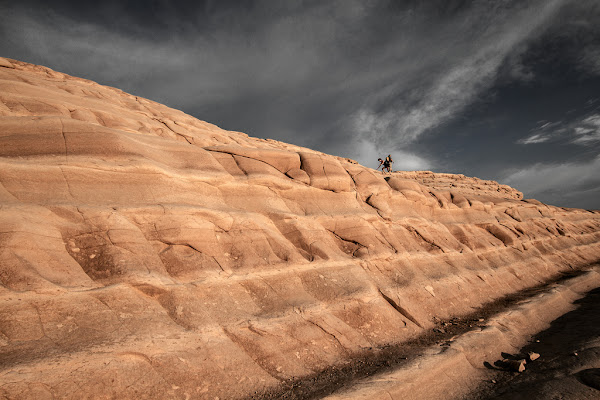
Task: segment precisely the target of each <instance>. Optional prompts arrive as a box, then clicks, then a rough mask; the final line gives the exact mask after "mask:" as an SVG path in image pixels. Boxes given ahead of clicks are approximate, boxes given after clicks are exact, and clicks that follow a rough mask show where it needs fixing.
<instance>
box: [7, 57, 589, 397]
mask: <svg viewBox="0 0 600 400" xmlns="http://www.w3.org/2000/svg"><path fill="white" fill-rule="evenodd" d="M599 258H600V213H599V212H598V211H594V212H592V211H586V210H579V209H565V208H559V207H553V206H548V205H545V204H542V203H540V202H538V201H535V200H523V199H522V195H521V193H519V192H518V191H516V190H514V189H512V188H510V187H507V186H504V185H499V184H497V183H496V182H491V181H483V180H479V179H476V178H468V177H464V176H462V175H451V174H435V173H431V172H424V171H417V172H396V173H393V174H392V175H383V174H382V173H380V172H378V171H374V170H372V169H369V168H366V167H363V166H361V165H358V164H357V163H356V162H354V161H352V160H348V159H343V158H340V157H334V156H330V155H327V154H323V153H319V152H316V151H313V150H310V149H306V148H301V147H297V146H293V145H289V144H285V143H280V142H277V141H273V140H262V139H255V138H251V137H248V136H247V135H245V134H243V133H239V132H230V131H225V130H222V129H219V128H218V127H216V126H214V125H211V124H209V123H206V122H202V121H199V120H197V119H195V118H193V117H191V116H189V115H186V114H184V113H182V112H180V111H177V110H173V109H170V108H168V107H166V106H164V105H161V104H158V103H155V102H152V101H149V100H146V99H142V98H139V97H136V96H133V95H130V94H127V93H124V92H122V91H120V90H118V89H114V88H110V87H105V86H101V85H98V84H96V83H94V82H90V81H87V80H84V79H79V78H74V77H71V76H68V75H65V74H62V73H59V72H55V71H52V70H50V69H48V68H45V67H41V66H36V65H31V64H26V63H23V62H19V61H15V60H9V59H2V58H0V307H1V312H0V397H1V396H4V397H5V398H10V399H13V398H14V399H17V398H30V399H33V398H35V399H45V398H48V399H50V398H74V399H81V398H181V399H191V398H202V399H204V398H206V399H215V398H220V399H234V398H244V397H246V396H248V395H250V394H252V393H254V392H255V391H261V390H265V389H268V388H271V387H274V386H276V385H277V384H278V383H279V382H280V381H282V380H286V379H288V378H291V377H302V376H307V375H310V374H313V373H317V372H319V371H321V370H323V369H324V368H326V367H328V366H331V365H338V364H343V363H345V362H347V361H348V360H350V359H351V358H352V356H353V355H354V354H357V353H359V352H368V351H374V349H377V348H378V347H381V346H385V345H388V344H393V343H399V342H402V341H406V340H408V339H410V338H414V337H415V336H417V335H419V334H420V333H421V332H423V331H424V330H426V329H429V328H431V327H432V326H433V325H434V317H435V318H442V319H443V318H449V317H452V316H460V315H463V314H466V313H468V312H470V311H472V310H473V308H475V307H478V306H480V305H482V304H484V303H486V302H488V301H490V300H493V299H495V298H498V297H500V296H503V295H505V294H507V293H512V292H515V291H518V290H520V289H523V288H526V287H529V286H533V285H535V284H538V283H540V282H542V281H544V280H547V279H550V278H552V277H554V276H556V275H557V274H558V273H560V272H561V271H565V270H570V269H577V268H580V267H582V266H585V265H587V264H590V263H593V262H596V261H598V259H599Z"/></svg>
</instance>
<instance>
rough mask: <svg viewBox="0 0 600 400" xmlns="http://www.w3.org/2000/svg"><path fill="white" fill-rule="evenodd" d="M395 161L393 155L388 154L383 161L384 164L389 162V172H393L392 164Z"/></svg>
mask: <svg viewBox="0 0 600 400" xmlns="http://www.w3.org/2000/svg"><path fill="white" fill-rule="evenodd" d="M393 163H394V160H392V155H391V154H388V156H387V157H386V158H385V161H384V162H383V164H384V165H385V164H387V170H388V172H389V173H391V172H392V164H393Z"/></svg>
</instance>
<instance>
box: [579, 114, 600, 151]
mask: <svg viewBox="0 0 600 400" xmlns="http://www.w3.org/2000/svg"><path fill="white" fill-rule="evenodd" d="M573 130H574V133H575V138H574V139H573V143H576V144H582V145H587V144H590V143H594V142H600V114H594V115H591V116H589V117H587V118H585V119H583V120H582V121H579V122H578V123H577V124H576V125H575V127H574V129H573Z"/></svg>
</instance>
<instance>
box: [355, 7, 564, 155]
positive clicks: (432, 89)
mask: <svg viewBox="0 0 600 400" xmlns="http://www.w3.org/2000/svg"><path fill="white" fill-rule="evenodd" d="M564 3H565V2H564V1H560V0H556V1H545V2H536V3H535V4H531V6H530V7H522V8H519V7H512V8H503V7H496V8H495V7H493V6H492V4H491V3H490V2H481V3H479V4H480V5H482V7H480V8H479V7H476V6H475V7H474V8H473V9H471V10H469V12H468V14H466V15H462V16H459V17H457V19H456V20H453V21H452V23H453V24H454V25H455V27H457V28H455V30H454V31H453V32H452V35H453V37H452V38H450V39H447V40H442V41H441V42H440V46H444V48H437V47H432V48H431V49H427V50H431V51H432V52H434V53H437V54H439V58H436V57H434V58H432V59H431V60H430V61H431V62H432V63H434V65H428V64H427V63H421V68H422V69H425V70H428V72H429V73H428V74H427V76H428V78H429V80H430V82H429V83H428V84H422V85H421V86H420V88H419V89H418V90H413V88H412V86H411V82H412V81H413V78H414V77H415V76H411V75H405V76H403V77H401V78H400V79H398V81H397V82H395V83H394V86H395V92H397V93H402V94H404V97H401V99H400V101H398V102H397V103H396V104H394V107H388V108H386V109H385V111H384V112H379V111H377V110H375V109H374V108H375V107H374V106H373V105H372V104H369V103H367V104H364V106H363V108H362V109H361V110H359V111H358V112H357V113H356V114H355V115H354V117H353V123H354V128H355V129H356V131H358V132H359V133H361V134H363V135H365V136H366V137H370V138H375V139H376V140H379V141H380V142H385V143H387V144H393V145H395V146H399V147H401V146H403V145H406V144H408V143H411V142H413V141H414V140H415V139H416V138H418V137H419V136H420V135H421V134H423V133H424V132H426V131H427V130H428V129H431V128H433V127H436V126H438V125H439V124H441V123H443V122H445V121H447V120H448V119H450V118H452V117H453V116H455V115H456V114H457V113H459V112H460V111H462V110H463V109H464V108H465V107H466V106H467V105H469V104H471V103H472V102H473V101H474V100H475V99H477V96H478V95H479V94H480V93H481V92H482V91H484V90H486V89H489V88H490V87H491V86H492V85H493V84H494V80H495V78H496V77H497V74H498V71H499V68H500V66H501V65H502V63H503V62H504V61H505V59H506V58H507V56H509V55H511V54H513V53H514V52H515V51H522V48H523V47H522V46H523V43H524V42H526V41H527V40H529V39H531V37H532V36H533V35H534V34H535V33H536V30H537V29H539V28H541V27H542V26H544V24H546V23H547V22H548V20H549V19H550V18H551V17H552V16H553V15H554V13H555V12H557V10H559V9H560V7H561V6H562V5H564ZM461 17H462V18H465V20H466V19H467V18H468V19H470V20H471V21H479V22H480V23H481V25H479V24H477V23H471V24H469V23H465V21H464V20H461ZM458 38H460V40H464V41H466V42H461V43H469V46H468V47H466V48H465V47H463V45H462V44H457V42H456V40H457V39H458ZM416 45H417V46H422V45H424V43H422V41H418V40H417V41H416ZM440 65H441V66H443V67H442V68H441V70H439V71H438V70H437V68H436V67H439V66H440ZM421 71H422V70H421ZM413 75H414V74H413Z"/></svg>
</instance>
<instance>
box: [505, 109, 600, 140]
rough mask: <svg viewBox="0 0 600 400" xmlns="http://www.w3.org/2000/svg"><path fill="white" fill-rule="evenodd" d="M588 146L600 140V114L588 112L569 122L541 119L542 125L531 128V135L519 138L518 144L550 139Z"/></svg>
mask: <svg viewBox="0 0 600 400" xmlns="http://www.w3.org/2000/svg"><path fill="white" fill-rule="evenodd" d="M559 140H560V141H561V142H562V143H564V144H569V143H572V144H578V145H583V146H588V145H591V144H594V143H597V142H600V114H598V113H595V112H592V113H591V114H590V113H587V114H585V115H583V116H580V117H579V118H576V119H575V120H571V121H568V122H564V121H558V122H548V121H540V126H538V127H537V128H535V129H532V130H531V135H529V136H527V137H525V138H522V139H519V140H518V141H517V143H518V144H538V143H544V142H549V141H559Z"/></svg>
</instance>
